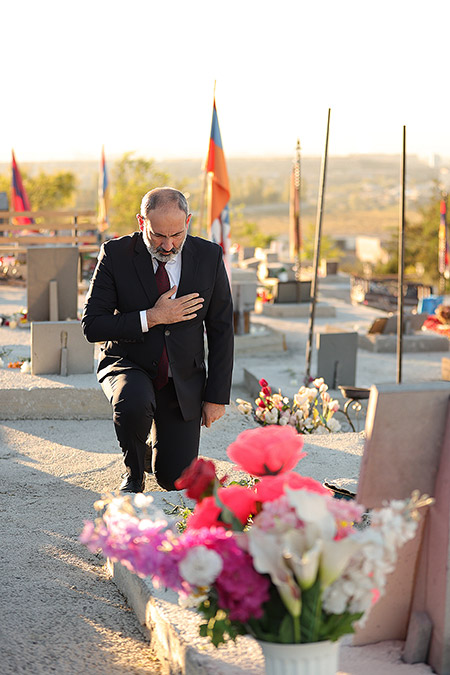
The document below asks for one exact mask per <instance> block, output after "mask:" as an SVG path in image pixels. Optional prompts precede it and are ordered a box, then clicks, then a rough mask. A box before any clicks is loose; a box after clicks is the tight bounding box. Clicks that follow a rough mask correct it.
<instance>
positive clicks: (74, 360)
mask: <svg viewBox="0 0 450 675" xmlns="http://www.w3.org/2000/svg"><path fill="white" fill-rule="evenodd" d="M63 350H65V354H66V363H67V369H66V372H62V371H61V363H62V358H63V354H64V352H63ZM31 372H32V374H33V375H51V374H61V375H64V374H67V375H81V374H83V373H93V372H94V345H93V344H90V343H89V342H87V341H86V339H85V338H84V336H83V333H82V332H81V326H80V322H79V321H33V322H32V324H31Z"/></svg>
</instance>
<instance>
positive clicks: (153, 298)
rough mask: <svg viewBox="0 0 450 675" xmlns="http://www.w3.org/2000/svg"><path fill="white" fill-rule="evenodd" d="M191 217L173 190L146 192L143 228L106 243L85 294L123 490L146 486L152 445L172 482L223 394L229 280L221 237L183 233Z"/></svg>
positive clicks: (227, 378)
mask: <svg viewBox="0 0 450 675" xmlns="http://www.w3.org/2000/svg"><path fill="white" fill-rule="evenodd" d="M190 219H191V215H190V214H189V208H188V204H187V201H186V199H185V197H184V195H183V194H182V193H181V192H179V191H178V190H175V189H173V188H156V189H154V190H151V191H150V192H148V193H147V194H146V195H145V196H144V197H143V199H142V203H141V213H140V214H139V215H137V220H138V223H139V230H140V231H139V232H134V233H133V234H131V235H127V236H124V237H120V238H119V239H113V240H110V241H108V242H106V243H105V244H103V245H102V247H101V251H100V254H99V258H98V262H97V266H96V268H95V271H94V274H93V277H92V281H91V285H90V289H89V292H88V294H87V297H86V302H85V306H84V311H83V318H82V327H83V332H84V335H85V337H86V339H87V340H88V341H89V342H103V343H104V344H103V345H102V349H101V356H100V358H99V363H98V369H97V377H98V380H99V382H100V383H101V386H102V388H103V391H104V392H105V394H106V396H107V397H108V399H109V401H110V402H111V405H112V409H113V421H114V426H115V430H116V435H117V439H118V442H119V445H120V447H121V448H122V452H123V455H124V462H125V467H126V474H125V475H124V480H123V482H122V484H121V486H120V490H121V492H142V491H143V490H144V487H145V478H144V468H147V467H148V464H147V461H148V454H149V451H150V452H151V454H152V457H151V469H152V470H153V472H154V474H155V477H156V480H157V481H158V483H159V485H160V486H161V487H163V488H165V489H166V490H173V489H175V487H174V483H175V480H176V479H177V478H178V477H179V476H180V475H181V473H182V472H183V470H184V469H185V468H186V467H187V466H189V464H190V463H191V462H192V460H193V459H195V457H197V455H198V447H199V441H200V426H201V425H204V426H206V427H210V426H211V424H212V423H213V422H214V421H215V420H218V419H219V418H220V417H222V415H223V414H224V412H225V405H226V404H227V403H229V396H230V389H231V374H232V368H233V305H232V299H231V292H230V285H229V281H228V276H227V273H226V270H225V265H224V263H223V258H222V249H221V247H220V246H218V245H217V244H214V243H212V242H210V241H206V240H204V239H200V238H198V237H191V236H190V235H188V234H187V230H188V226H189V222H190ZM205 332H206V337H207V343H208V358H207V364H208V366H207V368H206V366H205V348H204V344H205ZM150 431H151V440H152V443H151V450H150V448H149V446H148V445H147V439H148V437H149V434H150Z"/></svg>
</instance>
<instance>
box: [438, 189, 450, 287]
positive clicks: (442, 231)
mask: <svg viewBox="0 0 450 675" xmlns="http://www.w3.org/2000/svg"><path fill="white" fill-rule="evenodd" d="M440 210H441V218H440V222H439V274H441V275H442V276H443V277H445V279H449V278H450V255H449V245H448V226H447V201H446V200H445V199H441V209H440Z"/></svg>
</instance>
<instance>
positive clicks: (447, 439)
mask: <svg viewBox="0 0 450 675" xmlns="http://www.w3.org/2000/svg"><path fill="white" fill-rule="evenodd" d="M432 494H433V496H434V498H435V500H436V501H435V504H434V505H433V506H432V507H431V508H430V513H429V515H428V520H427V524H426V528H425V534H424V538H423V544H422V548H421V551H420V555H419V565H418V571H417V574H416V579H415V584H414V592H413V602H412V613H413V614H412V616H413V617H414V616H419V617H420V616H423V620H422V621H421V625H425V628H426V619H427V618H428V620H429V621H430V623H431V625H432V631H431V635H430V638H431V639H430V642H429V649H428V650H427V651H428V657H427V663H429V664H430V666H432V668H433V669H434V670H435V671H436V672H437V673H439V674H440V675H444V674H448V673H450V572H449V569H450V551H449V543H450V537H449V534H450V405H449V406H448V408H447V421H446V427H445V433H444V438H443V444H442V450H441V456H440V461H439V463H438V466H437V477H436V482H435V485H434V490H433V491H432ZM416 633H417V630H415V626H414V622H412V623H410V626H409V630H408V640H407V646H408V643H413V638H414V636H415V634H416ZM410 634H411V636H412V637H411V639H410Z"/></svg>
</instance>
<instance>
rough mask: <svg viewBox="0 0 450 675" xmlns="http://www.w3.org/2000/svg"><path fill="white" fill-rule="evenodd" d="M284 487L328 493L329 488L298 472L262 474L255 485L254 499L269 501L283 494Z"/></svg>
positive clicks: (329, 491) (329, 492)
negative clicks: (272, 474) (276, 474)
mask: <svg viewBox="0 0 450 675" xmlns="http://www.w3.org/2000/svg"><path fill="white" fill-rule="evenodd" d="M285 487H289V488H291V490H309V492H317V493H318V494H323V495H326V494H329V495H331V490H329V489H328V488H326V487H324V486H323V485H322V483H319V481H317V480H314V478H310V477H309V476H300V474H298V473H293V472H292V471H290V472H289V473H282V474H279V475H278V476H264V477H263V478H261V480H260V481H259V483H258V484H257V485H256V499H257V501H259V502H271V501H273V500H274V499H278V497H281V495H283V494H284V489H285Z"/></svg>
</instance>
